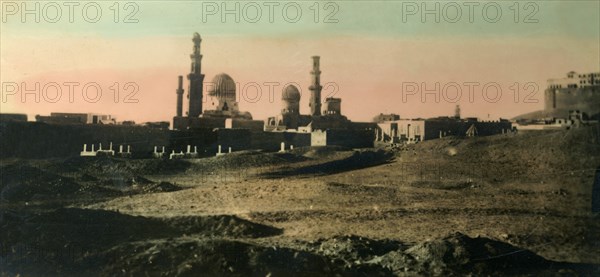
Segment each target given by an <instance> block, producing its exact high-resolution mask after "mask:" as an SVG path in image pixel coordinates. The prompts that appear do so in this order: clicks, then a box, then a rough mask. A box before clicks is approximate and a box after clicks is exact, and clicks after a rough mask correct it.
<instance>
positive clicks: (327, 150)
mask: <svg viewBox="0 0 600 277" xmlns="http://www.w3.org/2000/svg"><path fill="white" fill-rule="evenodd" d="M347 151H351V149H348V148H345V147H341V146H314V147H301V148H297V149H294V151H293V153H294V154H296V155H302V156H304V157H307V158H311V159H323V158H329V157H331V156H334V155H336V154H337V153H339V152H347Z"/></svg>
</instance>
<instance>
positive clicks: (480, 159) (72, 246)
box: [0, 128, 600, 276]
mask: <svg viewBox="0 0 600 277" xmlns="http://www.w3.org/2000/svg"><path fill="white" fill-rule="evenodd" d="M598 138H599V135H598V129H597V128H596V129H594V128H581V129H575V130H568V131H544V132H530V133H520V134H516V135H506V136H505V135H502V136H493V137H485V138H471V139H458V138H450V137H448V138H444V139H439V140H432V141H427V142H423V143H420V144H417V145H412V146H408V147H389V146H387V145H379V146H378V147H377V148H375V149H363V150H352V149H344V148H339V147H319V148H297V149H294V150H293V151H288V152H286V153H265V152H261V151H243V152H237V153H232V154H229V155H225V156H221V157H213V158H204V159H198V160H179V161H168V160H164V161H163V160H127V159H113V158H92V159H89V158H87V159H85V158H79V157H78V158H72V159H55V160H14V159H13V160H2V161H0V168H1V170H2V176H1V179H0V180H1V182H2V183H1V184H0V188H1V190H2V191H1V194H0V201H1V202H0V208H1V213H0V228H1V229H0V230H1V231H0V243H1V245H0V246H1V249H0V250H1V256H0V265H1V270H0V271H1V272H2V275H6V276H13V275H18V274H20V275H21V276H39V275H43V276H52V275H60V276H81V275H83V274H86V275H91V276H96V275H102V276H148V275H149V276H198V275H203V276H204V275H209V276H211V275H217V276H220V275H229V276H248V275H256V276H289V275H295V276H332V275H333V276H371V275H375V276H377V275H381V276H415V275H426V276H429V275H437V276H452V275H458V276H462V275H469V274H471V275H476V276H480V275H492V276H505V275H528V276H529V275H535V276H537V275H549V276H554V275H556V276H598V275H600V218H598V216H597V215H593V214H592V213H591V192H592V184H593V182H594V176H595V174H596V169H597V168H598V167H599V166H600V143H599V139H598Z"/></svg>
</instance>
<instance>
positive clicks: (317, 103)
mask: <svg viewBox="0 0 600 277" xmlns="http://www.w3.org/2000/svg"><path fill="white" fill-rule="evenodd" d="M312 59H313V70H312V71H311V72H310V74H311V75H312V85H310V87H309V88H308V89H309V90H310V103H309V106H310V114H311V115H321V89H322V88H323V87H322V86H321V70H319V56H313V57H312Z"/></svg>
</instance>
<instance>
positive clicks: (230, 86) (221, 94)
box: [208, 73, 235, 98]
mask: <svg viewBox="0 0 600 277" xmlns="http://www.w3.org/2000/svg"><path fill="white" fill-rule="evenodd" d="M208 87H209V88H208V95H210V96H215V97H218V98H235V82H234V81H233V78H231V76H229V75H227V74H225V73H221V74H219V75H217V76H215V77H214V78H213V79H212V82H211V85H209V86H208Z"/></svg>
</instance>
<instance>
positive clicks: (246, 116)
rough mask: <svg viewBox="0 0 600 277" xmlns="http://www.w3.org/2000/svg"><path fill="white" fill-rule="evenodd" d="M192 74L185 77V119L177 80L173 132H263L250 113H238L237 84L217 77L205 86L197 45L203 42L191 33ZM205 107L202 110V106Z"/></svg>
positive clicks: (260, 123)
mask: <svg viewBox="0 0 600 277" xmlns="http://www.w3.org/2000/svg"><path fill="white" fill-rule="evenodd" d="M192 41H193V42H194V47H193V52H192V54H191V55H190V58H191V60H192V62H191V70H190V73H189V74H188V76H187V77H188V80H189V87H188V101H189V108H188V113H187V115H186V116H184V115H183V93H184V90H183V77H182V76H179V86H178V88H177V90H176V94H177V110H176V115H175V117H174V118H173V129H176V130H186V129H194V128H211V129H212V128H247V129H255V130H262V129H263V125H264V123H263V121H262V120H253V119H252V115H251V114H250V113H249V112H243V111H240V110H239V106H238V102H237V94H236V83H235V81H234V80H233V78H232V77H231V76H229V75H228V74H226V73H220V74H218V75H216V76H215V77H214V78H213V79H212V81H211V82H210V83H206V84H205V83H204V74H202V67H201V66H202V54H201V53H200V43H201V42H202V38H201V37H200V35H199V34H198V33H194V37H193V39H192ZM205 86H206V87H207V90H208V92H207V96H208V97H207V99H206V101H205V102H203V101H204V99H203V94H204V91H203V90H204V87H205ZM203 103H207V107H206V108H205V109H204V110H203V109H202V108H203V107H202V104H203Z"/></svg>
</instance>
